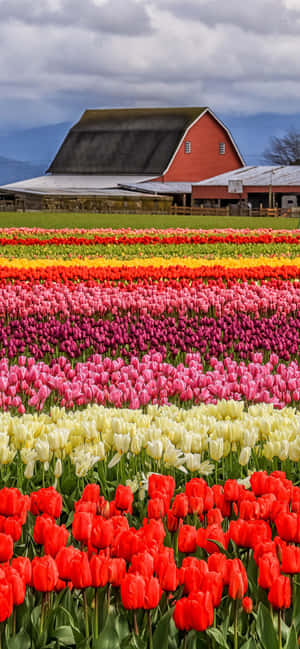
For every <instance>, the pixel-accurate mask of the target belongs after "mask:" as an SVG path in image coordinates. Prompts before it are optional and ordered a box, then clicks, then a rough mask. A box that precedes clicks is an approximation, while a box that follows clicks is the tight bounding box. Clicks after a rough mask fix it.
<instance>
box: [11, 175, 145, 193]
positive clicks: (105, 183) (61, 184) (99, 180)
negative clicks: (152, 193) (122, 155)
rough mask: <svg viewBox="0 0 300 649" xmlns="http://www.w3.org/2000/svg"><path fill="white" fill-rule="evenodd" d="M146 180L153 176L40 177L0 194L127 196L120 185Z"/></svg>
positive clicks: (13, 186) (13, 184)
mask: <svg viewBox="0 0 300 649" xmlns="http://www.w3.org/2000/svg"><path fill="white" fill-rule="evenodd" d="M144 180H151V176H119V177H118V176H98V175H90V176H80V175H63V174H59V175H53V176H39V177H37V178H30V179H29V180H21V181H19V182H16V183H11V184H9V185H3V186H2V187H0V192H5V193H7V192H10V193H15V194H39V195H50V194H52V195H60V196H89V195H90V196H97V195H103V194H111V193H113V194H114V195H117V194H118V195H120V194H122V195H127V194H129V193H132V192H129V191H128V190H126V189H124V188H121V187H120V186H119V183H121V182H122V183H125V184H128V185H135V186H136V187H137V189H136V190H135V191H136V192H138V191H139V190H138V184H137V183H139V182H142V181H144Z"/></svg>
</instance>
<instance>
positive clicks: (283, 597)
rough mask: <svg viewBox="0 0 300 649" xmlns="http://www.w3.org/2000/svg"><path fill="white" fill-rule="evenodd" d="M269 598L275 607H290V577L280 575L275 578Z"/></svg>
mask: <svg viewBox="0 0 300 649" xmlns="http://www.w3.org/2000/svg"><path fill="white" fill-rule="evenodd" d="M268 600H269V602H270V604H271V605H272V606H273V608H277V609H280V608H290V605H291V584H290V580H289V577H284V575H280V577H277V578H276V579H274V581H273V583H272V585H271V588H270V590H269V595H268Z"/></svg>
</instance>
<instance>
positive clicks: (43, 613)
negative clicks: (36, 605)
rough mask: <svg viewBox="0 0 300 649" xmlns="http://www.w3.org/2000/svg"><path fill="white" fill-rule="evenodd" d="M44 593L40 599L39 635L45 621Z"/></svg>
mask: <svg viewBox="0 0 300 649" xmlns="http://www.w3.org/2000/svg"><path fill="white" fill-rule="evenodd" d="M46 602H47V600H46V593H43V597H42V606H41V620H40V633H41V634H42V633H43V631H44V620H45V608H46Z"/></svg>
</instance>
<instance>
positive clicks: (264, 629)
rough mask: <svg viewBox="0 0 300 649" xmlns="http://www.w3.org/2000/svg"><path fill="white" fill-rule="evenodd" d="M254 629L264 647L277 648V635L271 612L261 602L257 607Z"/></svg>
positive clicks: (266, 648)
mask: <svg viewBox="0 0 300 649" xmlns="http://www.w3.org/2000/svg"><path fill="white" fill-rule="evenodd" d="M256 631H257V635H258V637H259V640H260V642H261V644H262V646H263V647H264V649H278V636H277V633H276V630H275V627H274V624H273V620H272V617H271V613H270V611H269V609H268V608H267V607H266V606H264V604H262V603H260V604H259V607H258V613H257V619H256Z"/></svg>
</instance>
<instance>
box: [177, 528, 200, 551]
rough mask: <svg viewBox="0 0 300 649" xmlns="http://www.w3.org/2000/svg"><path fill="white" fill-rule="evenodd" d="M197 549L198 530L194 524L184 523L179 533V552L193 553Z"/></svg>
mask: <svg viewBox="0 0 300 649" xmlns="http://www.w3.org/2000/svg"><path fill="white" fill-rule="evenodd" d="M196 549H197V530H196V528H195V527H193V525H182V527H181V528H180V530H179V534H178V550H179V552H186V553H193V552H196Z"/></svg>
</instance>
